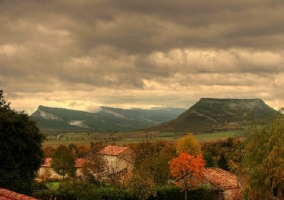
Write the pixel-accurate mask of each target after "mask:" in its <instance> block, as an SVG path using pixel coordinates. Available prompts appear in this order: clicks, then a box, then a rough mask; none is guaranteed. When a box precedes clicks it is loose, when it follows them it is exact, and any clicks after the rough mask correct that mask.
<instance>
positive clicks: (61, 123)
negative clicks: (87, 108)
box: [31, 98, 276, 133]
mask: <svg viewBox="0 0 284 200" xmlns="http://www.w3.org/2000/svg"><path fill="white" fill-rule="evenodd" d="M275 113H276V110H274V109H273V108H271V107H269V106H268V105H266V104H265V102H264V101H263V100H261V99H214V98H201V99H200V100H199V101H198V102H197V103H196V104H194V105H193V106H192V107H190V108H189V109H188V110H186V109H183V108H151V109H137V108H132V109H121V108H111V107H101V110H100V111H99V112H97V113H90V112H84V111H78V110H69V109H64V108H51V107H46V106H39V107H38V109H37V111H36V112H34V113H33V114H32V115H31V117H32V119H34V120H35V121H36V122H37V123H38V126H39V128H40V129H41V130H42V131H44V130H45V131H47V130H49V131H78V130H88V131H96V132H116V131H130V130H145V131H178V132H192V133H204V132H210V133H212V132H215V131H216V132H217V131H224V130H234V129H242V127H243V125H247V124H249V123H250V122H251V118H249V116H252V117H253V119H254V120H255V121H256V122H258V123H261V122H264V121H265V120H266V119H267V118H269V117H273V116H274V115H275Z"/></svg>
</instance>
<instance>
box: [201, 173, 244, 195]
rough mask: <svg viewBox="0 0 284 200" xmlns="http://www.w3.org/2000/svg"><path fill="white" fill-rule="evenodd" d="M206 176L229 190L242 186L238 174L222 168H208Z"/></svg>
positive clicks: (220, 186) (214, 183)
mask: <svg viewBox="0 0 284 200" xmlns="http://www.w3.org/2000/svg"><path fill="white" fill-rule="evenodd" d="M204 177H205V178H206V179H207V180H208V181H209V182H210V183H211V184H213V185H215V186H216V187H218V188H220V189H221V190H228V189H233V188H238V187H240V186H239V184H238V179H237V176H235V175H234V174H231V173H230V172H227V171H225V170H222V169H220V168H207V169H205V171H204Z"/></svg>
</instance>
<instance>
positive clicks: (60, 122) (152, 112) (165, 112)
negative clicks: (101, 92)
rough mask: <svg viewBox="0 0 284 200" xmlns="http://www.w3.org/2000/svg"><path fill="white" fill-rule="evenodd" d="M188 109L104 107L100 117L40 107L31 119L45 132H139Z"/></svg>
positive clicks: (98, 115)
mask: <svg viewBox="0 0 284 200" xmlns="http://www.w3.org/2000/svg"><path fill="white" fill-rule="evenodd" d="M185 110H186V109H183V108H152V109H137V108H132V109H121V108H111V107H101V110H100V111H99V112H97V113H89V112H84V111H77V110H69V109H64V108H51V107H46V106H39V107H38V109H37V111H36V112H34V113H33V114H32V115H31V118H32V119H34V120H35V121H36V122H37V123H38V126H39V128H40V129H41V130H59V131H78V130H89V131H98V132H113V131H126V130H136V129H141V128H145V127H149V126H153V125H157V124H160V123H163V122H167V121H170V120H172V119H175V118H177V117H178V116H179V115H180V114H181V113H183V112H184V111H185Z"/></svg>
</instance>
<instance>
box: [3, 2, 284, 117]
mask: <svg viewBox="0 0 284 200" xmlns="http://www.w3.org/2000/svg"><path fill="white" fill-rule="evenodd" d="M283 10H284V1H283V0H273V1H269V0H251V1H247V0H238V1H228V0H217V1H211V0H203V1H200V0H190V1H185V0H175V1H168V0H155V1H152V0H151V1H150V0H138V1H133V0H119V1H108V0H84V1H78V0H49V1H43V0H27V1H14V0H1V1H0V89H3V90H4V95H5V97H6V100H7V101H9V102H11V107H12V108H14V109H16V110H25V111H26V112H27V113H29V114H31V113H32V112H34V111H35V110H36V109H37V107H38V106H39V105H45V106H52V107H64V108H70V109H77V110H86V111H96V110H97V109H98V107H99V106H111V107H120V108H130V107H140V108H150V107H153V106H159V107H184V108H189V107H190V106H192V105H193V104H194V103H195V102H196V101H198V100H199V99H200V98H202V97H212V98H261V99H263V100H264V101H265V102H266V103H267V104H268V105H270V106H271V107H273V108H275V109H278V108H280V107H283V106H284V99H283V97H284V87H283V86H284V79H283V75H284V25H283V24H284V15H283Z"/></svg>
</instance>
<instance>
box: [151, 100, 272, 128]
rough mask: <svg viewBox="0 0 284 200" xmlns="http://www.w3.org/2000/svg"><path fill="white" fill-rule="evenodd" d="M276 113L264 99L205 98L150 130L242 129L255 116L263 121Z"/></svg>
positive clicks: (257, 119) (259, 121)
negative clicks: (172, 118)
mask: <svg viewBox="0 0 284 200" xmlns="http://www.w3.org/2000/svg"><path fill="white" fill-rule="evenodd" d="M275 113H276V110H274V109H273V108H271V107H269V106H268V105H266V104H265V103H264V101H263V100H261V99H214V98H201V99H200V100H199V101H198V102H197V103H196V104H195V105H193V106H192V107H190V108H189V109H188V110H187V111H186V112H184V113H182V114H181V115H180V116H179V117H178V118H177V119H174V120H172V121H169V122H165V123H162V124H159V125H156V126H153V127H150V128H147V129H146V130H159V131H180V132H192V133H204V132H210V133H212V132H215V131H216V132H217V131H224V130H233V129H242V127H243V125H247V124H250V123H251V119H252V118H251V117H253V119H254V120H255V121H256V122H257V123H261V122H264V121H265V120H266V119H267V118H269V117H273V116H275Z"/></svg>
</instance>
